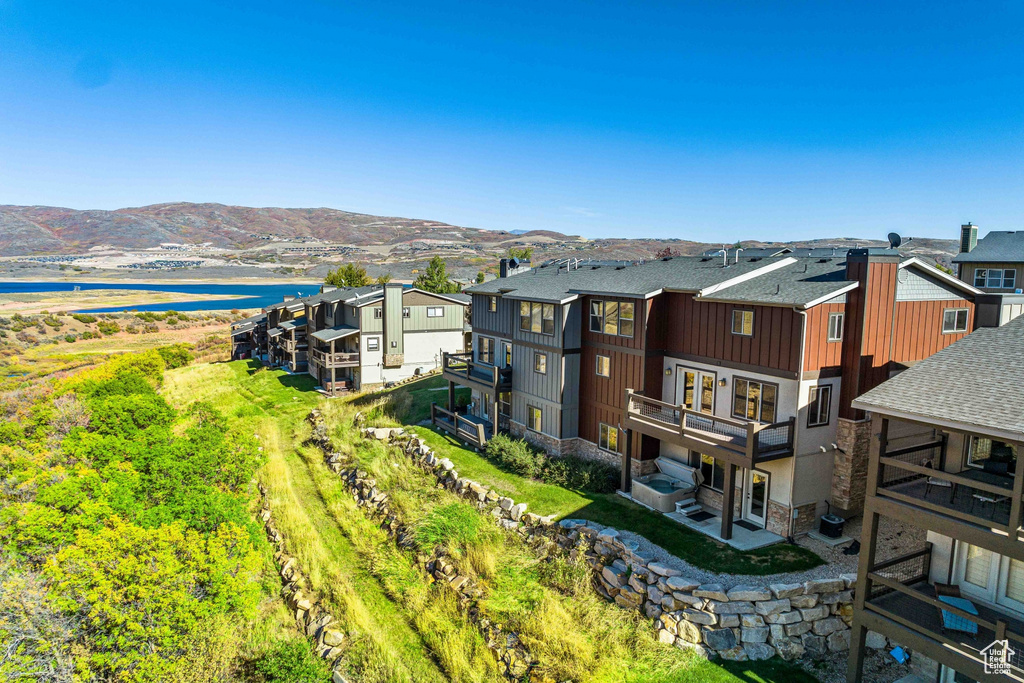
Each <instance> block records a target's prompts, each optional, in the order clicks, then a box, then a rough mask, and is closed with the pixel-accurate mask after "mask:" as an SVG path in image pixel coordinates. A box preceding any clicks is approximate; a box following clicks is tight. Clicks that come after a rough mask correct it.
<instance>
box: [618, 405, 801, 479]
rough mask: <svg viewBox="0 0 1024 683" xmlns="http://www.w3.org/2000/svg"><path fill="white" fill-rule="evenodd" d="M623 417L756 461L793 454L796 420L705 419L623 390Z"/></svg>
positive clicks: (686, 409)
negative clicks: (651, 424)
mask: <svg viewBox="0 0 1024 683" xmlns="http://www.w3.org/2000/svg"><path fill="white" fill-rule="evenodd" d="M626 416H627V417H635V418H638V419H640V420H643V421H646V422H649V423H653V424H655V425H657V426H659V427H661V428H663V429H668V430H672V431H675V432H677V433H678V434H679V435H680V436H682V437H691V438H695V439H697V440H702V441H707V442H709V443H711V444H712V445H715V446H718V447H719V448H724V449H726V450H731V451H734V452H735V453H737V454H738V455H743V456H745V457H747V458H750V459H751V460H752V461H756V460H757V459H758V458H759V456H760V457H761V458H764V457H765V456H766V455H769V454H770V455H771V456H772V457H774V456H776V455H777V454H783V455H785V454H786V453H787V452H788V453H789V454H792V451H793V434H794V431H795V426H796V419H795V418H790V419H788V420H784V421H782V422H775V423H772V424H761V423H759V422H753V421H750V420H740V419H736V418H732V417H721V416H716V415H708V414H707V413H702V412H699V411H696V410H690V409H689V408H686V407H684V406H682V405H673V404H671V403H665V402H664V401H658V400H656V399H653V398H647V397H646V396H643V395H641V394H638V393H636V392H634V391H632V390H629V389H627V390H626Z"/></svg>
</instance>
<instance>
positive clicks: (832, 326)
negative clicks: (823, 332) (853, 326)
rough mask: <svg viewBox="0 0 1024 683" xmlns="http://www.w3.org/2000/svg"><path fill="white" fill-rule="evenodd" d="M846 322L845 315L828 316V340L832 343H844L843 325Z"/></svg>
mask: <svg viewBox="0 0 1024 683" xmlns="http://www.w3.org/2000/svg"><path fill="white" fill-rule="evenodd" d="M845 322H846V314H845V313H829V314H828V338H827V341H830V342H841V341H843V324H844V323H845Z"/></svg>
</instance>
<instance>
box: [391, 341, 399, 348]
mask: <svg viewBox="0 0 1024 683" xmlns="http://www.w3.org/2000/svg"><path fill="white" fill-rule="evenodd" d="M391 348H393V349H397V348H398V342H396V341H393V342H391Z"/></svg>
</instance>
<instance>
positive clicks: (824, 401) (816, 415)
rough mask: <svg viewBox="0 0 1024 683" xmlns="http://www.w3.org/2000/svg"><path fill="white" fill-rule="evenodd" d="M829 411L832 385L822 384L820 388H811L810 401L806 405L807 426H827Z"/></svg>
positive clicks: (830, 408)
mask: <svg viewBox="0 0 1024 683" xmlns="http://www.w3.org/2000/svg"><path fill="white" fill-rule="evenodd" d="M830 410H832V385H831V384H823V385H821V386H820V387H811V399H810V401H809V402H808V403H807V426H808V427H820V426H822V425H827V424H828V418H829V411H830Z"/></svg>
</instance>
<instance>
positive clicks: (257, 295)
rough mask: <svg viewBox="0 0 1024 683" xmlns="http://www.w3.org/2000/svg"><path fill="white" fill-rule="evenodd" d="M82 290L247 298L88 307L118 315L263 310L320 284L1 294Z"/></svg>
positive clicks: (23, 286) (24, 286) (12, 286)
mask: <svg viewBox="0 0 1024 683" xmlns="http://www.w3.org/2000/svg"><path fill="white" fill-rule="evenodd" d="M75 287H78V288H79V289H134V290H147V291H151V292H183V293H185V294H217V295H221V296H235V295H239V296H244V297H247V298H245V299H221V300H217V299H210V300H208V301H179V302H177V303H167V304H151V305H139V306H129V307H128V308H124V307H121V308H116V307H115V308H102V307H97V308H89V309H83V310H88V311H90V312H94V313H116V312H118V311H125V310H132V311H230V310H231V309H233V308H263V307H264V306H269V305H271V304H276V303H278V302H280V301H282V300H283V299H284V297H285V295H291V296H309V295H311V294H316V293H317V292H319V291H320V285H319V284H314V283H308V284H295V283H293V284H290V285H248V284H215V283H191V284H181V285H169V284H161V285H154V284H146V283H142V282H123V283H113V282H0V294H10V293H26V292H70V291H73V290H74V289H75Z"/></svg>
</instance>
